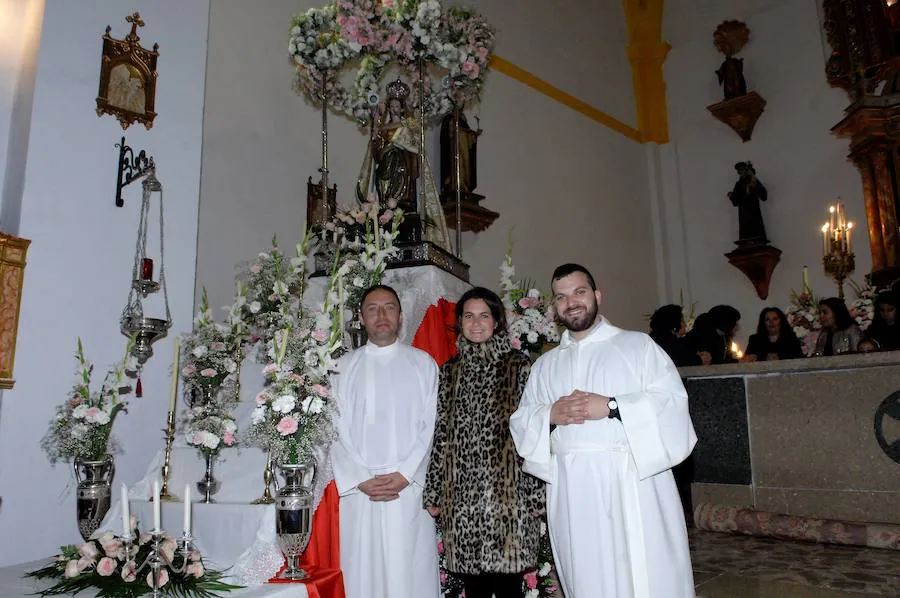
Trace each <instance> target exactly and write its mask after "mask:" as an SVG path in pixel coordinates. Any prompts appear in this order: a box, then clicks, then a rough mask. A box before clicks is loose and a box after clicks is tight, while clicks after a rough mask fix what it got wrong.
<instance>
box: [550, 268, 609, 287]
mask: <svg viewBox="0 0 900 598" xmlns="http://www.w3.org/2000/svg"><path fill="white" fill-rule="evenodd" d="M576 272H581V273H582V274H584V275H585V276H586V277H587V279H588V284H589V285H591V290H592V291H596V290H597V283H595V282H594V277H593V276H591V273H590V272H588V270H587V268H585V267H584V266H580V265H578V264H563V265H562V266H557V267H556V270H554V271H553V276H551V277H550V286H551V287H552V286H553V283H554V282H556V281H557V280H559V279H560V278H565V277H566V276H568V275H570V274H575V273H576Z"/></svg>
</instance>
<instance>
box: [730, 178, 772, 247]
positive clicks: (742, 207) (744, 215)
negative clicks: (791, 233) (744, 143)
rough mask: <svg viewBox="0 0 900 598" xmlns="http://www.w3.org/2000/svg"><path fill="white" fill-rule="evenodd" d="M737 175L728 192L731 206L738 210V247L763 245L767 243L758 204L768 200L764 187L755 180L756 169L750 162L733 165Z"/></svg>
mask: <svg viewBox="0 0 900 598" xmlns="http://www.w3.org/2000/svg"><path fill="white" fill-rule="evenodd" d="M734 169H735V170H736V171H737V173H738V180H737V182H736V183H735V184H734V189H733V190H732V191H729V192H728V199H730V200H731V205H733V206H735V207H736V208H737V209H738V240H737V244H738V245H739V246H744V245H765V244H766V243H768V242H769V239H768V238H767V237H766V226H765V224H764V223H763V217H762V210H761V209H760V206H759V202H761V201H766V200H767V199H768V192H767V191H766V187H765V185H763V184H762V183H761V182H760V181H759V179H757V178H756V169H755V168H753V163H752V162H738V163H737V164H735V165H734Z"/></svg>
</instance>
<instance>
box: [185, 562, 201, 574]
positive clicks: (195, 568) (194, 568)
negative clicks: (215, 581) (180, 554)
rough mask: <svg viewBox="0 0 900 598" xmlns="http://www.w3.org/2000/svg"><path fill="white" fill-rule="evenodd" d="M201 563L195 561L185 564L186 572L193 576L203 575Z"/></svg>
mask: <svg viewBox="0 0 900 598" xmlns="http://www.w3.org/2000/svg"><path fill="white" fill-rule="evenodd" d="M203 573H204V571H203V563H199V562H195V563H191V564H190V565H188V566H187V574H188V575H193V576H194V577H203Z"/></svg>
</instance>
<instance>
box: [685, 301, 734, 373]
mask: <svg viewBox="0 0 900 598" xmlns="http://www.w3.org/2000/svg"><path fill="white" fill-rule="evenodd" d="M740 319H741V312H739V311H738V310H736V309H735V308H733V307H732V306H730V305H716V306H715V307H713V308H712V309H710V310H709V311H708V312H706V313H705V314H700V316H698V317H697V320H696V321H695V322H694V328H693V329H691V331H690V332H689V333H688V335H687V340H688V342H689V343H690V345H691V347H692V348H693V350H694V351H697V352H698V353H709V354H710V356H711V357H712V362H711V363H712V364H713V365H716V364H720V363H735V362H737V359H735V357H734V355H733V354H732V352H731V340H732V339H733V338H734V335H735V334H737V330H738V322H739V321H740Z"/></svg>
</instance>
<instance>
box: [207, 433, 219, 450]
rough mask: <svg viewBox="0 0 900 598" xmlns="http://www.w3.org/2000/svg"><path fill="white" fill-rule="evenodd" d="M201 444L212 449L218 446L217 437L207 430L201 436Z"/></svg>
mask: <svg viewBox="0 0 900 598" xmlns="http://www.w3.org/2000/svg"><path fill="white" fill-rule="evenodd" d="M203 446H205V447H206V448H208V449H214V448H216V447H217V446H219V437H218V436H216V435H215V434H213V433H212V432H207V433H206V434H204V436H203Z"/></svg>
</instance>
